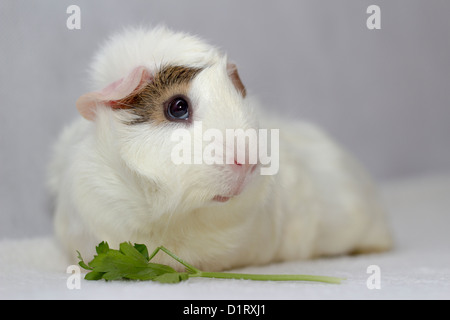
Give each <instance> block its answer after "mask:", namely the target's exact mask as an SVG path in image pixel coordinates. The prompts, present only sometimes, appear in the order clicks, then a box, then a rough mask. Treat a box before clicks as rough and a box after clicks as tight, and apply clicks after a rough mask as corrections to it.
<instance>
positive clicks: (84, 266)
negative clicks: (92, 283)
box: [77, 251, 92, 270]
mask: <svg viewBox="0 0 450 320" xmlns="http://www.w3.org/2000/svg"><path fill="white" fill-rule="evenodd" d="M77 253H78V260H80V261H78V265H79V266H80V267H82V268H83V269H86V270H92V268H91V267H89V266H88V265H87V264H86V263H85V262H84V260H83V257H82V256H81V253H80V251H77Z"/></svg>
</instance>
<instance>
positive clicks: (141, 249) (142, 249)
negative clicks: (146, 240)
mask: <svg viewBox="0 0 450 320" xmlns="http://www.w3.org/2000/svg"><path fill="white" fill-rule="evenodd" d="M134 248H135V249H136V250H137V251H139V253H140V254H142V255H143V256H144V258H145V259H146V260H147V261H149V256H148V249H147V246H146V245H145V244H139V243H135V244H134Z"/></svg>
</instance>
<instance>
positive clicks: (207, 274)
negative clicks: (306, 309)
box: [149, 246, 343, 284]
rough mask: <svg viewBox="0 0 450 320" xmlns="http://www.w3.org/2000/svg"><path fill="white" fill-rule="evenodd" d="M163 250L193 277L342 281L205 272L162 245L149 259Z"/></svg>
mask: <svg viewBox="0 0 450 320" xmlns="http://www.w3.org/2000/svg"><path fill="white" fill-rule="evenodd" d="M160 250H161V251H163V252H165V253H166V254H168V255H169V256H171V257H172V258H173V259H175V260H176V261H178V262H179V263H181V264H182V265H183V266H184V267H185V268H186V269H187V270H188V271H189V272H190V273H189V277H192V278H196V277H199V278H221V279H242V280H258V281H316V282H325V283H336V284H339V283H341V280H343V279H340V278H335V277H327V276H313V275H304V274H248V273H231V272H205V271H201V270H199V269H197V268H195V267H194V266H192V265H190V264H189V263H187V262H186V261H184V260H183V259H181V258H179V257H177V256H176V255H175V254H174V253H173V252H171V251H170V250H168V249H167V248H165V247H163V246H160V247H158V248H156V249H155V251H153V253H152V254H151V255H150V257H149V261H150V260H151V259H152V258H153V257H154V256H155V255H156V254H157V253H158V252H159V251H160Z"/></svg>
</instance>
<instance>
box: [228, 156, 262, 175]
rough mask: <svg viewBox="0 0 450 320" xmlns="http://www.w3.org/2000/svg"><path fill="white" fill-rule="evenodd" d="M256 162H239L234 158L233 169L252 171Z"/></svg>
mask: <svg viewBox="0 0 450 320" xmlns="http://www.w3.org/2000/svg"><path fill="white" fill-rule="evenodd" d="M256 166H257V165H256V164H252V163H240V162H239V161H238V160H236V159H234V165H233V168H234V170H237V171H244V172H245V173H253V171H255V169H256Z"/></svg>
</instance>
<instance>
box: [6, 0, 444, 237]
mask: <svg viewBox="0 0 450 320" xmlns="http://www.w3.org/2000/svg"><path fill="white" fill-rule="evenodd" d="M71 4H77V5H79V6H80V8H81V30H68V29H67V28H66V20H67V18H68V16H69V15H68V14H67V13H66V9H67V7H68V6H69V5H71ZM370 4H377V5H379V6H380V7H381V30H368V29H367V27H366V19H367V17H368V16H369V15H368V14H366V8H367V7H368V6H369V5H370ZM449 13H450V1H425V0H422V1H412V0H410V1H395V0H394V1H392V0H391V1H379V0H373V1H361V0H352V1H336V0H329V1H324V0H322V1H317V0H308V1H298V0H296V1H287V0H282V1H261V0H251V1H249V0H241V1H238V0H232V1H229V0H228V1H222V0H216V1H210V0H203V1H201V0H196V1H182V0H179V1H167V0H165V1H138V0H131V1H111V0H108V1H106V0H103V1H101V0H96V1H64V0H57V1H56V0H55V1H23V0H1V1H0V68H1V71H0V98H1V105H0V239H2V238H7V237H24V236H36V235H40V234H45V233H48V232H50V231H51V214H50V213H49V211H50V210H49V207H50V206H49V204H50V202H49V200H48V196H47V192H46V190H45V188H44V185H45V184H44V181H45V170H46V165H47V163H48V160H49V150H50V146H51V144H52V143H53V141H54V140H55V138H56V136H57V135H58V133H59V132H60V131H61V129H62V128H63V126H64V125H65V124H67V123H69V122H70V121H71V119H73V118H74V117H76V116H78V115H77V113H76V110H75V104H74V103H75V101H76V99H77V97H78V96H79V95H81V94H82V93H84V92H85V91H86V90H87V86H86V82H85V81H86V67H87V66H88V64H89V62H90V59H91V57H92V54H93V53H94V51H95V50H96V48H97V47H98V44H99V43H100V42H101V41H103V40H104V38H105V37H106V36H107V35H109V34H110V33H111V32H114V31H116V30H119V29H121V28H122V27H123V26H128V25H130V24H152V25H156V24H158V23H165V24H166V25H167V26H169V27H171V28H173V29H176V30H183V31H188V32H192V33H195V34H199V35H200V36H202V37H203V38H205V39H206V40H208V41H210V42H211V43H213V44H215V45H217V46H219V47H221V48H223V49H224V50H225V51H227V52H228V54H229V56H230V57H231V58H232V59H233V60H234V61H236V62H237V63H238V66H239V70H240V74H241V78H242V79H243V81H244V83H245V84H246V86H247V88H248V90H249V91H250V92H252V93H254V94H256V95H258V96H259V97H260V99H261V101H262V102H263V103H264V104H265V106H266V107H267V108H270V109H272V110H273V109H275V110H277V112H278V113H280V114H285V115H286V116H289V117H295V118H302V119H308V120H311V121H313V122H315V123H317V124H319V125H320V126H322V127H323V128H325V129H326V130H327V131H328V132H329V133H330V134H332V135H333V136H334V137H335V138H336V139H337V140H338V141H340V142H341V144H343V145H344V146H345V147H346V148H347V149H349V150H350V151H352V152H353V153H354V154H355V155H356V157H358V158H359V159H360V160H361V161H362V162H363V163H364V164H365V166H366V167H367V168H368V170H369V171H370V172H371V173H372V174H373V176H374V177H375V179H376V180H378V181H379V182H385V181H388V180H393V179H403V178H407V177H412V176H420V175H427V174H441V173H444V172H450V147H449V145H450V143H449V138H450V125H449V124H450V105H449V101H450V63H449V59H450V37H449V31H450V19H449Z"/></svg>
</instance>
